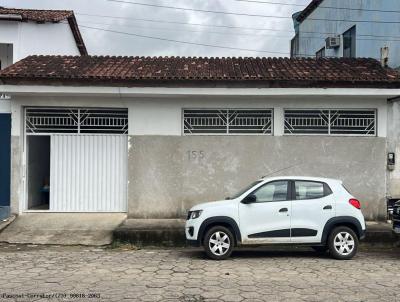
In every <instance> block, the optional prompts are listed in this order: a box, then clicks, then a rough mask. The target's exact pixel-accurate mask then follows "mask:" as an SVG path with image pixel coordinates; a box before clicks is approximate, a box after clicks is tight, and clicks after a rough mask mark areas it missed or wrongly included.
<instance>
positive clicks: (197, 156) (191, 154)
mask: <svg viewBox="0 0 400 302" xmlns="http://www.w3.org/2000/svg"><path fill="white" fill-rule="evenodd" d="M187 157H188V159H189V160H201V159H204V157H205V153H204V151H202V150H188V151H187Z"/></svg>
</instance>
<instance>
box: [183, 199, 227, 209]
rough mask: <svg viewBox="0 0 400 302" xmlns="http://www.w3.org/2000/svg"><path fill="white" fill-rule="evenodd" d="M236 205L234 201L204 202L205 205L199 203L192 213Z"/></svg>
mask: <svg viewBox="0 0 400 302" xmlns="http://www.w3.org/2000/svg"><path fill="white" fill-rule="evenodd" d="M233 203H235V200H234V199H227V200H217V201H210V202H204V203H199V204H197V205H195V206H194V207H192V208H191V209H190V211H196V210H205V209H209V208H215V207H220V206H226V205H230V204H233Z"/></svg>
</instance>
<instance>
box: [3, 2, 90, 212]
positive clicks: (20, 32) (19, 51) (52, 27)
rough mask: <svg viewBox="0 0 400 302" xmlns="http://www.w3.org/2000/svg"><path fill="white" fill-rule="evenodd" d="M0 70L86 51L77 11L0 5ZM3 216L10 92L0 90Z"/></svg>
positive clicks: (7, 194)
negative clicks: (29, 60)
mask: <svg viewBox="0 0 400 302" xmlns="http://www.w3.org/2000/svg"><path fill="white" fill-rule="evenodd" d="M0 25H1V26H0V70H2V69H5V68H6V67H8V66H10V65H12V64H13V63H15V62H17V61H19V60H21V59H23V58H25V57H27V56H29V55H49V54H53V55H61V54H62V55H66V54H67V55H87V50H86V47H85V44H84V42H83V39H82V36H81V34H80V32H79V28H78V24H77V22H76V19H75V16H74V13H73V12H72V11H60V10H31V9H13V8H4V7H0ZM0 125H1V128H0V129H1V133H0V162H1V163H2V167H1V169H0V182H1V184H2V185H1V187H0V219H3V218H5V217H7V216H8V215H9V213H10V152H11V150H10V132H11V101H10V96H9V95H5V94H0Z"/></svg>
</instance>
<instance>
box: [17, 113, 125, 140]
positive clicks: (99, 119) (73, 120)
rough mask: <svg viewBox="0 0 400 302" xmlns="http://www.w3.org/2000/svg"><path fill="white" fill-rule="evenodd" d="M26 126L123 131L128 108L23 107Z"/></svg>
mask: <svg viewBox="0 0 400 302" xmlns="http://www.w3.org/2000/svg"><path fill="white" fill-rule="evenodd" d="M25 129H26V133H27V134H34V133H94V134H95V133H98V134H100V133H101V134H107V133H110V134H111V133H114V134H126V133H127V132H128V110H127V109H114V108H112V109H104V108H101V109H100V108H39V107H37V108H26V111H25Z"/></svg>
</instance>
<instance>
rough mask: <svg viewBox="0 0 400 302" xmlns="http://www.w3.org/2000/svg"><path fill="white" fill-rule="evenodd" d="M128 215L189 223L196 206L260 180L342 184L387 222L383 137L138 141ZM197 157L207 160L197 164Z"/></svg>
mask: <svg viewBox="0 0 400 302" xmlns="http://www.w3.org/2000/svg"><path fill="white" fill-rule="evenodd" d="M129 141H130V145H131V148H130V150H129V159H128V161H129V170H128V175H129V185H128V196H129V197H128V207H129V210H128V216H130V217H140V218H144V217H145V218H150V217H151V218H158V217H163V218H164V217H182V216H184V215H185V213H186V210H187V209H189V208H190V207H191V206H193V205H194V204H196V203H199V202H206V201H213V200H220V199H224V198H225V197H227V196H229V195H231V194H233V193H235V192H236V191H238V190H239V189H241V188H242V187H244V186H245V185H247V184H249V183H250V182H252V181H254V180H255V179H258V178H259V177H261V176H263V175H266V174H269V173H273V172H274V171H277V170H281V169H284V168H287V167H291V168H288V169H285V170H283V171H281V172H279V173H274V174H273V175H274V176H277V175H305V176H322V177H332V178H339V179H342V180H343V181H344V183H345V185H346V187H347V188H348V189H349V190H350V191H351V192H352V193H353V194H354V195H355V196H356V197H357V198H359V199H360V200H361V202H362V206H363V213H364V215H365V216H366V218H367V219H377V218H378V219H379V218H383V217H384V216H385V212H386V204H385V193H386V183H385V173H386V167H385V157H386V155H385V154H386V152H385V150H386V148H385V144H386V141H385V139H383V138H345V137H306V136H304V137H274V136H270V137H263V136H255V137H250V136H232V137H227V136H223V137H221V136H201V137H193V136H191V137H190V136H183V137H176V136H131V137H130V140H129ZM193 151H196V152H197V154H198V155H199V154H200V152H202V154H203V155H202V156H200V155H199V156H198V157H197V158H193V156H192V155H191V154H192V152H193Z"/></svg>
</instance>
